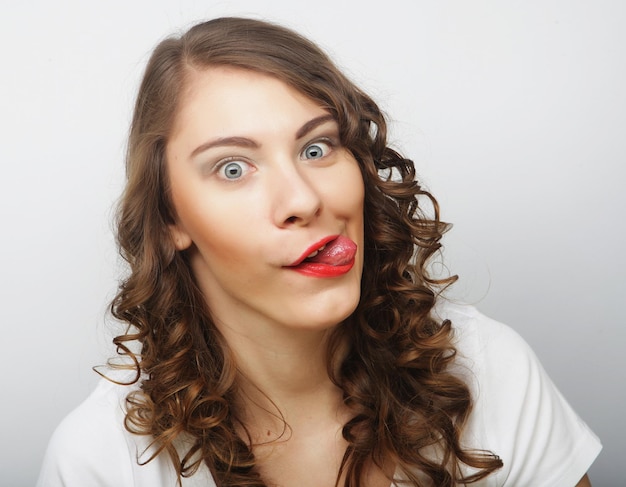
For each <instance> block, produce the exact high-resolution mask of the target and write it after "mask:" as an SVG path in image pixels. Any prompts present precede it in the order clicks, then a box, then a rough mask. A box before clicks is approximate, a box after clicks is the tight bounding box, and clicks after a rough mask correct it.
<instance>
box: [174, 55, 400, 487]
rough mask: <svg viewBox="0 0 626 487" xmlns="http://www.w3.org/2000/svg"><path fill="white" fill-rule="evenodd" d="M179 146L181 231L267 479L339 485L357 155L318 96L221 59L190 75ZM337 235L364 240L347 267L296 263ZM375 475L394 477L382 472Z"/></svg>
mask: <svg viewBox="0 0 626 487" xmlns="http://www.w3.org/2000/svg"><path fill="white" fill-rule="evenodd" d="M166 156H167V170H168V175H169V179H170V184H171V195H172V201H173V205H174V208H175V211H176V214H177V219H176V224H175V225H172V226H171V228H170V230H171V233H172V236H173V238H174V241H175V243H176V246H177V248H178V250H187V251H188V252H189V254H190V258H191V259H190V261H191V266H192V270H193V272H194V275H195V277H196V279H197V281H198V283H199V286H200V288H201V289H202V291H203V293H204V295H205V297H206V300H207V303H208V305H209V309H210V310H211V313H212V315H213V318H214V321H215V323H216V326H217V327H218V328H219V330H220V332H221V333H222V334H223V336H224V337H225V339H226V340H227V342H228V344H229V347H230V348H231V350H232V351H233V353H234V355H235V358H236V360H237V364H238V368H239V369H240V371H241V374H242V380H241V384H240V388H241V390H242V392H243V393H242V396H243V399H242V401H241V404H239V407H240V408H241V414H242V415H243V416H244V418H245V421H246V424H248V425H250V431H251V433H252V436H253V438H252V441H253V444H258V445H257V446H253V449H254V452H255V456H256V457H257V459H258V465H259V469H260V471H261V473H262V475H263V476H264V477H265V478H266V479H268V480H269V481H271V482H274V483H276V484H277V485H301V486H303V487H307V486H311V487H313V486H315V487H319V486H324V485H328V486H334V485H335V480H336V476H337V470H338V468H339V465H340V462H341V458H342V456H343V452H344V451H345V447H346V444H345V442H344V440H343V438H342V437H341V428H342V426H343V424H344V423H345V422H346V421H347V419H348V416H347V412H346V411H345V410H344V406H343V401H342V394H341V391H340V390H339V389H338V388H337V387H336V386H335V385H334V384H332V383H331V381H330V380H329V378H328V374H327V371H326V357H325V350H326V348H325V344H326V340H327V336H328V332H329V331H330V330H332V328H334V327H335V326H337V325H338V324H339V323H341V322H342V321H343V320H344V319H345V318H346V317H348V316H349V315H350V314H351V313H352V312H353V311H354V309H355V308H356V306H357V304H358V301H359V297H360V281H361V273H362V267H363V250H362V249H363V196H364V189H363V180H362V176H361V172H360V170H359V167H358V164H357V161H356V160H355V159H354V157H353V156H352V154H351V153H350V152H349V151H347V150H346V149H344V148H343V147H342V146H341V144H340V142H339V137H338V126H337V124H336V122H335V121H334V120H333V119H332V118H331V117H329V115H328V112H326V111H325V110H324V109H323V108H321V107H320V106H318V105H317V104H316V103H315V102H313V101H312V100H310V99H308V98H306V97H305V96H303V95H302V94H300V93H299V92H297V91H295V90H293V89H292V88H290V87H288V86H287V85H285V84H284V83H282V82H280V81H278V80H277V79H275V78H271V77H268V76H265V75H262V74H259V73H254V72H250V71H244V70H240V69H235V68H222V67H219V68H217V67H215V68H210V69H207V70H203V71H196V72H193V73H191V76H190V81H189V84H188V86H187V90H186V93H185V96H184V98H183V100H182V103H181V106H180V110H179V113H178V114H177V119H176V122H175V125H174V130H173V132H172V135H171V137H170V139H169V142H168V145H167V148H166ZM333 235H342V236H345V237H348V238H349V239H351V240H352V241H353V242H355V243H356V245H357V251H356V256H355V259H354V266H353V267H352V268H351V269H350V270H349V271H348V272H347V273H345V274H343V275H341V276H337V277H332V278H323V277H315V276H307V275H303V274H302V273H299V272H295V271H294V270H293V269H290V268H289V267H287V266H289V265H290V264H292V263H294V262H295V261H297V260H298V259H300V258H301V256H302V255H303V254H306V253H307V252H308V249H310V248H311V246H312V245H314V244H315V243H316V242H319V241H321V240H323V239H325V238H326V237H328V236H333ZM270 397H271V402H270V401H269V400H268V398H270ZM278 411H280V413H281V414H282V415H283V417H284V419H285V421H286V422H287V423H288V424H289V427H290V429H289V431H288V432H285V433H284V431H283V430H284V423H283V422H282V421H281V420H279V419H277V417H276V415H277V413H278ZM283 433H284V434H283ZM277 439H278V440H279V441H275V442H273V443H271V444H268V441H272V440H277ZM296 459H297V460H296ZM312 471H315V472H324V473H323V474H320V476H321V478H320V476H318V475H316V476H315V478H312V477H311V475H310V473H311V472H312ZM370 485H372V486H376V485H381V486H388V485H389V481H388V480H386V479H384V477H381V473H380V472H378V471H373V472H372V475H371V483H370Z"/></svg>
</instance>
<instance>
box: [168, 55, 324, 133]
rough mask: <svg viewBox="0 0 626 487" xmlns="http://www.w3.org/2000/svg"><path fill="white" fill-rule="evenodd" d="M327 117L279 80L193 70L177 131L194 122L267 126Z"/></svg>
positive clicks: (227, 70) (220, 69)
mask: <svg viewBox="0 0 626 487" xmlns="http://www.w3.org/2000/svg"><path fill="white" fill-rule="evenodd" d="M324 113H327V111H326V110H325V109H324V108H322V106H321V105H320V103H319V102H317V101H315V100H313V99H311V98H309V97H308V96H306V95H305V94H303V93H301V92H300V91H298V90H296V89H295V88H294V87H292V86H290V85H287V84H286V83H285V82H283V81H281V80H279V79H278V78H276V77H273V76H270V75H267V74H264V73H260V72H256V71H252V70H247V69H241V68H236V67H230V66H215V67H209V68H205V69H190V70H189V72H188V75H187V77H186V82H185V86H184V89H183V92H182V95H181V99H180V101H179V104H178V108H177V113H176V117H175V123H174V127H173V128H174V130H173V132H176V131H177V130H181V129H182V128H184V127H186V126H188V124H189V123H190V122H192V121H194V120H195V121H198V119H202V123H203V124H205V125H207V126H209V125H215V124H214V123H213V122H215V123H216V124H217V125H221V126H224V125H240V126H242V128H243V125H244V124H245V122H246V120H249V121H255V120H256V121H258V117H259V116H263V119H264V120H265V121H266V122H268V123H269V122H271V120H273V119H279V118H281V116H286V115H289V116H290V117H292V118H298V117H301V118H303V119H306V118H307V117H312V116H318V115H320V114H324Z"/></svg>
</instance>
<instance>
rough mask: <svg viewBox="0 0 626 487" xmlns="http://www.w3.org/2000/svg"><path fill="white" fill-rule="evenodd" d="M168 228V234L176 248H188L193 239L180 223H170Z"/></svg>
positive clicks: (179, 249)
mask: <svg viewBox="0 0 626 487" xmlns="http://www.w3.org/2000/svg"><path fill="white" fill-rule="evenodd" d="M168 228H169V231H170V236H171V237H172V240H173V241H174V246H175V247H176V250H178V251H179V252H180V251H183V250H186V249H188V248H189V247H190V246H191V244H192V243H193V241H192V240H191V237H190V236H189V234H188V233H187V232H186V231H185V229H183V228H182V227H181V226H180V224H178V223H172V224H171V225H168Z"/></svg>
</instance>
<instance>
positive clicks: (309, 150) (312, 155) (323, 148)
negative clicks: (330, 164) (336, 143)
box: [301, 141, 330, 159]
mask: <svg viewBox="0 0 626 487" xmlns="http://www.w3.org/2000/svg"><path fill="white" fill-rule="evenodd" d="M329 152H330V144H328V143H326V142H321V141H319V142H314V143H312V144H309V145H307V146H306V147H305V148H304V150H303V151H302V154H301V157H302V158H303V159H320V158H321V157H324V156H325V155H327V154H328V153H329Z"/></svg>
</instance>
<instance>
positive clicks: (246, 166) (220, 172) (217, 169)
mask: <svg viewBox="0 0 626 487" xmlns="http://www.w3.org/2000/svg"><path fill="white" fill-rule="evenodd" d="M235 162H236V163H239V165H240V166H242V168H243V169H242V174H241V175H240V176H239V177H237V178H229V177H227V176H226V174H225V173H224V170H225V169H226V167H227V166H228V165H229V164H231V163H235ZM250 166H251V165H250V163H249V162H247V161H245V160H243V159H241V158H238V157H229V158H227V159H224V160H223V161H220V162H219V163H218V164H217V165H216V166H215V169H214V171H215V173H216V174H217V175H218V176H219V177H220V178H222V179H224V180H225V181H231V182H234V181H237V180H239V179H241V178H242V177H243V176H245V174H246V172H247V171H249V170H250V169H251V167H250Z"/></svg>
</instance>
